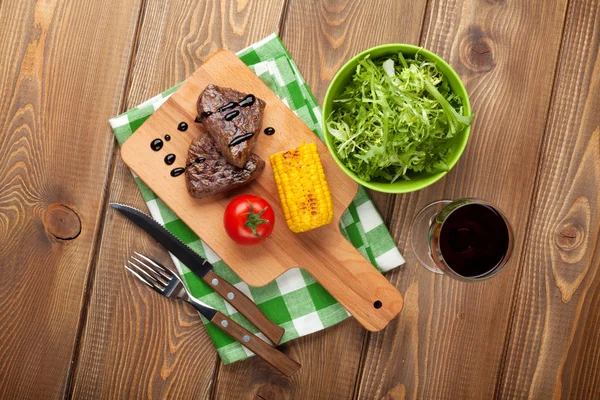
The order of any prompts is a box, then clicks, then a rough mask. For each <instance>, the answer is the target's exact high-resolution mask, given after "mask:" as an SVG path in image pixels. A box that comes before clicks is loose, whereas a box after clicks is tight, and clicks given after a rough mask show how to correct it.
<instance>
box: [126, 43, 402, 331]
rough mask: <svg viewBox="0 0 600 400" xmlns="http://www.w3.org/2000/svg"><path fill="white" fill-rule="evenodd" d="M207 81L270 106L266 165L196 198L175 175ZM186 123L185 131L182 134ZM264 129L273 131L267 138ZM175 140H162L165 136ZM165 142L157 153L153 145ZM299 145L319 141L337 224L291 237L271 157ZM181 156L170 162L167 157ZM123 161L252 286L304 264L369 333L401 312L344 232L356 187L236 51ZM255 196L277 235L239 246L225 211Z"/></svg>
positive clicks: (192, 86)
mask: <svg viewBox="0 0 600 400" xmlns="http://www.w3.org/2000/svg"><path fill="white" fill-rule="evenodd" d="M210 83H213V84H216V85H219V86H225V87H230V88H232V89H235V90H238V91H240V92H243V93H252V94H254V95H255V96H257V97H259V98H261V99H263V100H264V101H265V102H266V104H267V105H266V108H265V111H264V118H263V126H262V128H261V130H260V133H259V134H260V137H259V139H258V142H257V143H256V146H255V147H254V150H253V151H254V152H255V153H256V154H258V155H259V156H260V157H262V158H263V159H264V160H265V163H266V167H265V169H264V171H263V172H262V174H261V175H260V176H259V177H258V179H257V180H256V181H254V182H252V183H251V184H249V185H247V186H245V187H243V188H239V189H238V190H235V191H232V192H230V193H227V194H225V195H219V196H214V197H208V198H204V199H195V198H193V197H191V196H190V195H189V194H188V192H187V188H186V183H185V174H182V175H180V176H177V177H172V176H171V174H170V172H171V170H173V169H174V168H177V167H185V163H186V159H187V152H188V147H189V145H190V142H191V141H192V139H193V138H194V137H196V136H198V135H203V134H205V133H204V132H203V130H202V128H201V126H200V124H198V123H195V122H194V119H195V118H196V115H197V111H196V101H197V99H198V96H199V95H200V93H201V92H202V90H203V89H204V88H205V87H206V86H207V85H208V84H210ZM181 122H185V123H187V125H188V129H187V130H186V131H183V132H182V131H179V130H178V129H177V127H178V125H179V124H180V123H181ZM266 127H273V128H275V134H274V135H272V136H267V135H265V134H263V133H262V132H263V130H264V129H265V128H266ZM165 135H170V136H171V140H170V141H165V140H164V136H165ZM157 138H159V139H162V140H163V141H164V146H163V147H162V149H161V150H159V151H154V150H153V149H152V148H151V146H150V143H151V142H152V141H153V140H154V139H157ZM302 142H307V143H310V142H315V143H316V144H317V148H318V151H319V155H320V157H321V161H322V163H323V169H324V171H325V175H326V177H327V181H328V182H329V186H330V190H331V194H332V197H333V204H334V222H332V223H331V224H329V225H326V226H323V227H320V228H317V229H314V230H311V231H309V232H304V233H299V234H296V233H293V232H291V231H290V230H289V229H288V228H287V225H286V223H285V218H284V216H283V214H282V211H281V208H280V203H279V196H278V193H277V188H276V185H275V180H274V177H273V171H272V169H271V165H270V162H269V155H270V154H273V153H276V152H279V151H284V150H289V149H291V148H294V147H297V146H299V145H300V144H301V143H302ZM169 153H172V154H175V155H176V160H175V163H174V164H173V165H170V166H169V165H166V164H165V162H164V158H165V156H166V155H167V154H169ZM121 157H122V158H123V161H124V162H125V163H126V164H127V165H128V166H129V167H130V168H131V169H132V170H133V171H134V172H135V173H136V174H137V175H138V176H139V177H140V178H141V179H142V180H143V181H144V182H145V183H146V184H147V185H148V186H149V187H150V189H152V190H153V191H154V192H155V193H156V195H157V196H159V197H160V198H161V199H162V200H163V201H164V202H165V203H166V204H167V205H168V206H169V207H170V208H171V210H173V211H174V212H175V213H176V214H177V215H178V216H179V218H181V219H182V220H183V221H184V222H185V223H186V224H187V225H188V226H189V227H190V228H191V229H192V230H193V231H194V232H195V233H196V234H197V235H198V236H199V237H200V238H202V240H203V241H204V242H206V244H207V245H208V246H210V248H211V249H212V250H213V251H214V252H215V253H216V254H218V255H219V257H221V258H222V259H223V261H225V263H227V265H229V266H230V267H231V268H232V269H233V270H234V271H235V272H236V273H237V274H238V275H239V276H240V278H241V279H243V280H244V281H245V282H246V283H247V284H249V285H251V286H264V285H266V284H268V283H269V282H271V281H273V280H274V279H275V278H277V277H278V276H279V275H281V274H282V273H283V272H285V271H286V270H288V269H290V268H295V267H301V268H303V269H305V270H306V271H308V272H309V273H310V274H311V275H312V276H314V278H315V279H317V280H318V281H319V282H320V283H321V284H322V285H323V286H324V287H325V288H326V289H327V290H328V291H329V292H330V293H331V294H332V295H333V296H334V297H335V298H336V299H337V300H338V301H339V302H340V303H341V304H342V305H343V306H344V307H345V308H346V309H347V310H348V311H349V312H350V313H351V314H352V315H353V316H354V317H355V318H356V319H357V320H358V321H359V322H360V323H361V324H362V325H363V326H364V327H365V328H367V329H368V330H371V331H378V330H380V329H382V328H384V327H385V326H386V325H387V324H388V323H389V322H390V320H391V319H393V318H394V317H395V316H396V315H397V314H398V313H399V312H400V310H401V309H402V306H403V299H402V296H401V295H400V293H399V292H398V291H397V290H396V288H395V287H394V286H392V285H391V284H390V283H389V282H388V281H387V279H386V278H385V277H384V276H383V275H381V274H380V273H379V272H378V271H377V270H376V269H375V268H374V267H373V266H372V265H371V264H370V263H369V262H368V261H367V260H366V259H365V258H364V257H363V256H362V255H361V254H360V253H359V252H358V251H357V250H356V249H355V248H354V247H353V246H352V244H350V243H349V242H348V241H347V240H346V239H345V238H344V237H343V236H342V233H341V232H340V229H339V220H340V217H341V216H342V213H343V212H344V211H345V210H346V209H347V208H348V205H349V204H350V202H351V201H352V199H353V198H354V196H355V195H356V192H357V190H358V184H357V183H356V182H354V181H353V180H352V179H350V178H349V177H348V176H347V175H346V174H345V173H344V172H343V171H342V170H341V169H340V168H339V167H338V166H337V164H336V163H335V161H334V160H333V158H332V157H331V155H330V154H329V151H328V149H327V147H326V145H325V144H324V143H322V142H321V141H320V140H319V139H318V138H317V137H316V136H315V134H314V133H313V132H312V131H311V130H310V129H309V128H308V127H307V126H306V125H305V124H304V123H303V122H302V121H301V120H300V119H299V118H298V117H297V116H296V115H295V114H294V113H293V112H292V111H291V110H290V109H289V108H288V107H287V106H286V105H285V104H284V103H283V102H282V101H281V100H279V98H278V97H277V96H276V95H275V93H273V92H272V91H271V90H270V89H269V88H268V87H267V86H266V85H265V84H264V83H263V82H262V81H261V80H260V79H259V78H258V77H257V76H256V75H255V74H254V73H253V72H252V71H251V70H250V69H249V68H248V67H247V66H246V65H244V63H243V62H242V61H240V59H239V58H238V57H236V56H235V54H233V53H231V52H229V51H224V50H222V51H218V52H216V53H215V54H214V55H213V56H212V57H210V59H209V60H208V61H206V63H204V64H203V65H202V67H200V69H198V71H196V72H195V73H194V74H193V75H192V76H191V77H190V78H189V79H188V80H187V81H186V82H185V83H184V84H183V85H182V86H181V87H180V88H179V89H178V90H177V91H176V92H175V93H173V95H172V96H171V97H170V98H169V99H168V100H167V101H166V102H165V104H163V105H162V106H161V107H160V108H159V109H158V110H157V111H156V112H155V113H154V114H153V115H152V116H151V117H150V118H149V119H148V120H147V121H146V122H145V123H144V124H143V125H142V126H141V127H140V128H139V129H138V130H137V131H136V132H135V133H134V134H133V135H132V136H131V138H129V139H128V140H127V142H125V144H124V145H123V147H122V149H121ZM243 193H252V194H255V195H258V196H260V197H263V198H264V199H266V200H267V201H268V202H269V203H270V204H271V206H272V207H273V209H274V211H275V218H276V223H275V229H274V231H273V234H272V236H271V237H270V238H269V239H268V240H266V241H265V242H264V243H263V244H261V245H258V246H251V247H244V246H239V245H237V244H235V243H234V242H233V241H232V240H231V239H230V238H229V237H228V236H227V233H226V232H225V229H224V228H223V212H224V210H225V207H226V206H227V204H228V203H229V202H230V201H231V199H233V198H234V197H235V196H237V195H240V194H243Z"/></svg>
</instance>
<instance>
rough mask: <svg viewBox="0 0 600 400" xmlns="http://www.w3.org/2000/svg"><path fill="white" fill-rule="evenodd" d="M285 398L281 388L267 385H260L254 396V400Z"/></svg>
mask: <svg viewBox="0 0 600 400" xmlns="http://www.w3.org/2000/svg"><path fill="white" fill-rule="evenodd" d="M285 397H286V396H285V393H284V392H283V389H282V388H281V387H279V386H276V385H273V384H268V383H267V384H264V385H260V386H259V387H258V390H257V391H256V395H255V396H254V398H255V400H278V399H283V398H285Z"/></svg>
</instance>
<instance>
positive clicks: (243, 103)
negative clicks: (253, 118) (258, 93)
mask: <svg viewBox="0 0 600 400" xmlns="http://www.w3.org/2000/svg"><path fill="white" fill-rule="evenodd" d="M255 101H256V97H254V95H253V94H249V95H248V96H246V97H244V98H243V99H242V101H240V103H239V106H240V107H250V106H251V105H252V104H254V102H255Z"/></svg>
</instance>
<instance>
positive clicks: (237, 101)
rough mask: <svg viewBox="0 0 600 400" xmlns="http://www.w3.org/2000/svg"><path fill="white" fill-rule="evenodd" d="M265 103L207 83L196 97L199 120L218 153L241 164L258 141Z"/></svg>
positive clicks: (231, 161) (235, 163)
mask: <svg viewBox="0 0 600 400" xmlns="http://www.w3.org/2000/svg"><path fill="white" fill-rule="evenodd" d="M264 109H265V102H264V101H262V100H261V99H259V98H256V97H254V96H253V95H246V94H244V93H240V92H238V91H236V90H233V89H229V88H224V87H219V86H215V85H208V86H207V87H206V89H204V91H203V92H202V94H201V95H200V97H199V98H198V119H199V120H200V121H201V122H202V125H203V126H204V129H205V130H206V131H207V132H208V133H209V134H210V135H211V136H212V138H213V139H214V141H215V143H216V145H217V147H218V149H219V151H220V152H221V154H222V155H223V156H224V157H225V158H226V159H227V161H229V162H230V163H231V164H233V165H235V166H236V167H240V168H241V167H243V166H244V165H245V164H246V162H247V161H248V159H249V158H250V154H251V151H252V147H254V144H255V143H256V141H257V140H258V131H259V129H260V126H261V124H262V114H263V110H264Z"/></svg>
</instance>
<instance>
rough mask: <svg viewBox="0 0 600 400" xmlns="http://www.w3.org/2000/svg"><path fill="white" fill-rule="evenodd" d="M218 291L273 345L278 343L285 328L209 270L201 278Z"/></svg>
mask: <svg viewBox="0 0 600 400" xmlns="http://www.w3.org/2000/svg"><path fill="white" fill-rule="evenodd" d="M202 279H203V280H204V281H205V282H206V283H208V284H209V285H210V287H212V288H213V289H214V290H215V292H217V293H219V294H220V295H221V297H223V298H224V299H225V301H227V302H228V303H229V304H231V305H232V306H233V307H235V309H236V310H238V312H239V313H240V314H242V315H243V316H244V317H246V319H247V320H248V321H250V323H252V325H254V326H255V327H257V328H258V330H259V331H261V332H262V333H263V334H264V335H265V336H266V337H267V338H268V339H269V340H270V341H271V342H273V344H274V345H278V344H279V341H280V340H281V337H282V336H283V334H284V332H285V330H284V329H283V328H282V327H280V326H278V325H276V324H275V323H274V322H272V321H271V320H270V319H269V318H267V316H266V315H265V314H263V312H262V311H261V310H260V308H258V306H257V305H256V304H254V302H253V301H252V300H250V299H249V298H248V296H246V295H245V294H244V293H242V292H241V291H240V290H239V289H238V288H236V287H235V286H233V285H232V284H231V283H229V282H227V281H226V280H225V279H223V278H221V277H220V276H219V275H217V274H215V273H214V271H210V272H209V273H208V274H206V275H205V276H204V278H202Z"/></svg>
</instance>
